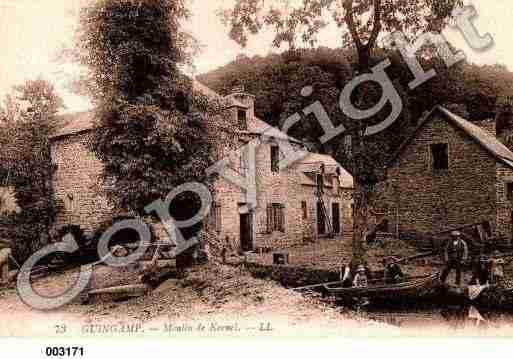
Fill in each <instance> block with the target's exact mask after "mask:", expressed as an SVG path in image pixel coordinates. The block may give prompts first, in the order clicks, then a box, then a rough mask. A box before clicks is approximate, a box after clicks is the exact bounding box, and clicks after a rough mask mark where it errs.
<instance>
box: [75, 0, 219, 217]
mask: <svg viewBox="0 0 513 359" xmlns="http://www.w3.org/2000/svg"><path fill="white" fill-rule="evenodd" d="M188 17H189V11H188V7H187V1H186V0H102V1H94V2H92V3H91V4H90V5H89V6H87V7H86V8H85V9H84V10H83V11H82V13H81V21H80V29H79V31H78V38H77V39H78V41H77V49H78V51H77V52H76V59H77V60H78V61H79V62H80V63H81V64H82V65H84V66H85V68H86V69H87V80H88V81H87V84H88V85H89V89H90V91H89V95H91V96H92V99H93V102H94V103H95V104H96V105H97V109H96V113H97V116H96V117H97V119H98V123H97V128H98V129H101V130H97V131H96V132H95V134H94V136H93V138H92V141H91V149H92V150H93V151H94V152H95V154H96V155H97V157H98V158H99V159H101V160H102V161H103V163H104V171H103V177H104V181H105V183H108V184H109V186H105V192H106V195H107V197H108V198H109V199H110V200H111V202H112V203H113V204H114V205H115V206H116V207H117V208H121V209H123V210H126V211H129V212H131V213H136V214H138V215H140V216H146V215H147V213H146V212H145V207H146V206H148V205H149V204H151V203H152V202H153V201H155V200H157V199H161V198H165V197H166V195H167V194H168V193H169V192H170V191H171V190H172V189H173V188H175V187H176V186H178V185H180V184H183V183H186V182H190V181H196V182H204V183H210V177H208V176H207V174H206V169H207V168H208V167H209V166H210V164H212V163H213V156H212V152H213V151H212V146H213V137H214V136H213V134H212V132H211V129H212V128H211V127H210V126H208V125H207V124H208V123H209V119H210V118H211V117H212V116H215V115H216V114H218V113H219V111H220V110H221V107H222V106H221V105H222V104H220V103H219V102H216V101H214V100H213V99H210V98H207V97H206V96H205V95H203V94H201V93H199V92H197V91H195V88H194V86H193V83H192V80H191V79H190V78H188V77H187V76H185V75H184V74H183V73H182V72H181V71H180V68H181V67H183V66H185V65H187V64H188V63H190V60H191V58H192V56H193V54H194V51H193V50H194V41H193V39H192V38H191V37H190V35H188V34H187V33H185V32H184V31H182V26H181V22H182V21H184V20H186V19H187V18H188ZM218 125H222V123H220V122H219V123H218ZM174 204H175V203H174ZM198 204H199V199H198V198H196V196H194V195H193V194H192V193H189V192H188V193H185V194H183V195H182V196H181V197H180V198H178V199H177V201H176V205H174V206H172V207H173V208H174V212H173V208H171V210H172V214H173V215H174V216H175V218H176V219H185V218H191V217H192V215H191V214H196V213H195V211H196V210H197V208H198ZM180 217H184V218H180Z"/></svg>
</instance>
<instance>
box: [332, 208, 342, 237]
mask: <svg viewBox="0 0 513 359" xmlns="http://www.w3.org/2000/svg"><path fill="white" fill-rule="evenodd" d="M331 217H332V218H333V233H335V234H339V233H340V205H339V204H338V203H332V204H331Z"/></svg>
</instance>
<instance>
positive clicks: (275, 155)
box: [271, 145, 280, 173]
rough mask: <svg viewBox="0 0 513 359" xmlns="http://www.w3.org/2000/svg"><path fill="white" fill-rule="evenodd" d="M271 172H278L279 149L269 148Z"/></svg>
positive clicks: (276, 147)
mask: <svg viewBox="0 0 513 359" xmlns="http://www.w3.org/2000/svg"><path fill="white" fill-rule="evenodd" d="M271 172H273V173H278V172H280V147H278V146H274V145H273V146H271Z"/></svg>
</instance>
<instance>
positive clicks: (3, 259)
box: [0, 239, 11, 285]
mask: <svg viewBox="0 0 513 359" xmlns="http://www.w3.org/2000/svg"><path fill="white" fill-rule="evenodd" d="M10 255H11V248H10V243H9V242H8V241H6V240H3V239H0V285H2V284H8V283H9V256H10Z"/></svg>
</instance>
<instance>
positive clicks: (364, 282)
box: [353, 265, 369, 288]
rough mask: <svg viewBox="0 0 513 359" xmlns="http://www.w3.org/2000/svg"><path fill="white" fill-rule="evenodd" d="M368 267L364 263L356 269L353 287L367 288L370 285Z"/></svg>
mask: <svg viewBox="0 0 513 359" xmlns="http://www.w3.org/2000/svg"><path fill="white" fill-rule="evenodd" d="M366 272H367V271H366V268H365V266H363V265H359V266H358V267H357V269H356V275H355V276H354V279H353V287H355V288H366V287H367V286H368V285H369V279H368V277H367V273H366Z"/></svg>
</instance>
